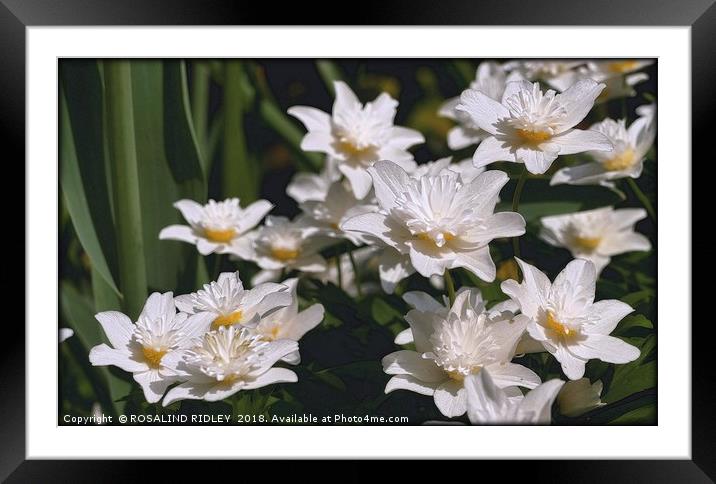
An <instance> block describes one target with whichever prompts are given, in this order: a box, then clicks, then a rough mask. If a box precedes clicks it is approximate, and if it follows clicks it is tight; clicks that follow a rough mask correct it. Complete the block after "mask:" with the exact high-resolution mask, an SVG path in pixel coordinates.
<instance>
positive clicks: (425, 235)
mask: <svg viewBox="0 0 716 484" xmlns="http://www.w3.org/2000/svg"><path fill="white" fill-rule="evenodd" d="M415 236H416V237H417V238H419V239H420V240H424V241H425V242H432V243H435V239H433V238H432V237H431V236H430V234H428V233H427V232H423V233H420V234H416V235H415ZM442 236H443V239H445V240H446V241H447V242H450V241H451V240H452V239H454V238H455V236H454V235H453V234H451V233H450V232H442Z"/></svg>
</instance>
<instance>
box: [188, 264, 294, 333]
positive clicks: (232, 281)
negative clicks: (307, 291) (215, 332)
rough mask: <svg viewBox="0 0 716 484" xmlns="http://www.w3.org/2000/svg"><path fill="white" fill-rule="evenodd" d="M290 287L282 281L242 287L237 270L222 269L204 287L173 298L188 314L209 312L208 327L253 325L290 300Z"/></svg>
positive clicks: (289, 302) (287, 303)
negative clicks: (225, 270) (209, 324)
mask: <svg viewBox="0 0 716 484" xmlns="http://www.w3.org/2000/svg"><path fill="white" fill-rule="evenodd" d="M291 301H292V297H291V293H290V292H289V288H288V287H287V286H284V285H283V284H274V283H268V282H267V283H265V284H259V285H258V286H256V287H254V288H253V289H244V285H243V283H242V282H241V279H240V278H239V273H238V272H224V273H222V274H220V275H219V279H218V280H217V281H214V282H211V283H209V284H204V288H203V289H201V290H199V291H197V292H194V293H191V294H186V295H183V296H177V297H176V298H174V302H175V304H176V306H177V308H178V309H179V310H180V311H182V312H185V313H187V314H199V313H209V314H211V318H212V323H211V329H218V328H219V327H220V326H233V325H236V324H241V325H245V326H251V327H253V326H256V325H257V324H258V322H259V320H260V319H261V318H262V317H263V316H265V315H266V314H269V313H270V312H272V311H276V310H278V309H279V308H282V307H285V306H288V305H289V304H291Z"/></svg>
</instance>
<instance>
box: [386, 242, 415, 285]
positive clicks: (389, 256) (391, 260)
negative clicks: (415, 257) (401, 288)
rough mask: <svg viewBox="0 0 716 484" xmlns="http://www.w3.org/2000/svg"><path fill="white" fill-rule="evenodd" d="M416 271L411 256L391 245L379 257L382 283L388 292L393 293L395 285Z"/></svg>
mask: <svg viewBox="0 0 716 484" xmlns="http://www.w3.org/2000/svg"><path fill="white" fill-rule="evenodd" d="M414 272H415V269H414V268H413V266H412V264H411V263H410V257H409V256H408V255H407V254H401V253H400V252H398V251H396V250H394V249H392V248H390V247H389V248H386V249H385V250H383V251H382V252H381V254H380V256H379V258H378V275H379V277H380V285H381V287H382V288H383V290H384V291H385V292H387V293H388V294H392V293H393V291H394V290H395V286H397V285H398V283H399V282H400V281H402V280H403V279H405V278H406V277H408V276H410V275H411V274H413V273H414Z"/></svg>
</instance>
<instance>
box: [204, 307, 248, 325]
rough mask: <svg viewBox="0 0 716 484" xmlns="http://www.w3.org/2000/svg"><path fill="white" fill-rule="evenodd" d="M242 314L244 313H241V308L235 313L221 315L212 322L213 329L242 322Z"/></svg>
mask: <svg viewBox="0 0 716 484" xmlns="http://www.w3.org/2000/svg"><path fill="white" fill-rule="evenodd" d="M242 316H243V314H242V313H241V310H238V311H234V312H233V313H231V314H226V315H224V316H219V317H218V318H216V319H215V320H214V322H212V323H211V329H219V328H220V327H222V326H232V325H234V324H237V323H240V322H241V317H242Z"/></svg>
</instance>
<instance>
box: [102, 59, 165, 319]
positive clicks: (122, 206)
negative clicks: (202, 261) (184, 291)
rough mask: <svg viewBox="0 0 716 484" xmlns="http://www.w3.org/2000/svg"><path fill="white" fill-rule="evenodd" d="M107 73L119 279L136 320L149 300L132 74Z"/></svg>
mask: <svg viewBox="0 0 716 484" xmlns="http://www.w3.org/2000/svg"><path fill="white" fill-rule="evenodd" d="M104 74H105V76H104V78H105V93H106V95H105V103H106V109H107V142H108V147H109V156H110V165H111V167H112V182H113V188H114V190H113V191H114V208H115V215H116V227H117V241H118V244H117V248H118V251H117V252H118V257H119V280H120V288H121V291H122V294H123V295H124V301H123V303H124V304H123V306H124V309H125V312H126V313H127V314H128V315H129V316H130V317H131V318H133V319H134V318H136V317H137V316H138V315H139V312H140V311H141V309H142V306H143V305H144V301H145V299H146V292H147V276H146V267H145V261H144V241H143V238H142V208H141V205H140V190H139V173H138V169H137V151H136V143H135V139H134V132H135V127H134V111H133V108H134V106H133V98H132V73H131V67H130V64H129V61H126V60H110V61H106V63H105V65H104ZM156 182H157V181H155V183H156Z"/></svg>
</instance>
